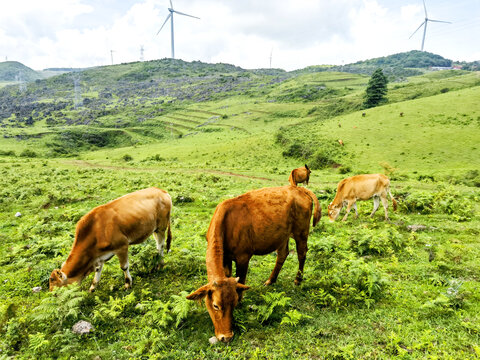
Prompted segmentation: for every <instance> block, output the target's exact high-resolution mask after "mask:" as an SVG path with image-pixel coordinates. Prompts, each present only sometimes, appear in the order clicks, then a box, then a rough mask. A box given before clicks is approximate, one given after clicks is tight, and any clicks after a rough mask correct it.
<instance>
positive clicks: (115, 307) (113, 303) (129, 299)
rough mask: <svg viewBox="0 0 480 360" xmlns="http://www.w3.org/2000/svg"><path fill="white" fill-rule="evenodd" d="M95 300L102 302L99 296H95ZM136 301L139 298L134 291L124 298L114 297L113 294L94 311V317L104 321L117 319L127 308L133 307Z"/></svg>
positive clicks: (96, 319)
mask: <svg viewBox="0 0 480 360" xmlns="http://www.w3.org/2000/svg"><path fill="white" fill-rule="evenodd" d="M95 301H96V302H97V303H101V300H100V298H99V297H98V296H96V297H95ZM136 301H137V299H136V297H135V292H134V291H132V292H131V293H130V294H128V295H127V296H125V297H123V298H114V297H113V296H110V298H109V300H108V302H106V303H102V304H100V306H99V307H98V309H95V310H94V311H93V319H94V320H95V321H98V322H104V323H106V322H109V321H111V320H115V319H117V318H118V317H119V316H120V315H122V314H124V313H125V311H126V309H128V308H131V307H132V306H133V304H134V303H135V302H136Z"/></svg>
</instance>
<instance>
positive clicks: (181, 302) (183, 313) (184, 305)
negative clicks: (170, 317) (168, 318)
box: [170, 291, 195, 327]
mask: <svg viewBox="0 0 480 360" xmlns="http://www.w3.org/2000/svg"><path fill="white" fill-rule="evenodd" d="M187 295H188V293H187V292H186V291H182V292H181V293H180V294H179V295H171V296H170V297H171V298H172V299H173V301H172V305H173V307H172V312H173V314H175V317H176V318H175V326H176V327H178V325H180V323H181V321H182V320H183V319H186V318H187V316H188V313H189V312H190V310H191V309H192V308H193V306H194V304H195V303H194V302H193V301H190V300H187Z"/></svg>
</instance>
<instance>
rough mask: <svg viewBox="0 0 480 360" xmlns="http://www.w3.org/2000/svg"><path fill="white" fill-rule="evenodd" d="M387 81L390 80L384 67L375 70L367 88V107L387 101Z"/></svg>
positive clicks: (365, 104)
mask: <svg viewBox="0 0 480 360" xmlns="http://www.w3.org/2000/svg"><path fill="white" fill-rule="evenodd" d="M387 83H388V80H387V78H386V77H385V75H384V74H383V72H382V69H377V70H375V71H374V72H373V74H372V77H371V78H370V80H368V84H367V89H366V90H365V103H364V106H365V107H366V108H371V107H375V106H377V105H380V104H381V103H384V102H385V101H386V95H387Z"/></svg>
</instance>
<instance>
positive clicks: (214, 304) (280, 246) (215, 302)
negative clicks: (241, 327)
mask: <svg viewBox="0 0 480 360" xmlns="http://www.w3.org/2000/svg"><path fill="white" fill-rule="evenodd" d="M312 203H314V204H315V210H314V215H313V226H315V225H316V224H317V223H318V221H319V220H320V217H321V208H320V204H319V203H318V200H317V197H316V196H315V194H314V193H313V192H311V191H310V190H308V189H306V188H303V187H296V186H295V187H294V186H290V185H288V186H283V187H275V188H264V189H260V190H254V191H250V192H248V193H246V194H243V195H240V196H238V197H236V198H233V199H229V200H225V201H223V202H222V203H220V204H219V205H218V206H217V208H216V210H215V213H214V214H213V217H212V221H211V222H210V227H209V228H208V232H207V241H208V244H207V254H206V262H207V276H208V284H207V285H205V286H202V287H201V288H199V289H197V290H196V291H194V292H193V293H191V294H190V295H188V296H187V299H190V300H201V299H203V298H205V304H206V306H207V309H208V312H209V314H210V317H211V319H212V322H213V325H214V327H215V336H216V337H217V339H219V340H221V341H223V342H228V341H230V340H231V339H232V337H233V332H232V323H233V309H234V307H235V306H236V305H237V303H238V301H239V300H240V299H241V297H242V293H243V291H244V290H247V289H248V288H249V287H248V286H245V285H244V284H245V279H246V277H247V270H248V263H249V261H250V258H251V257H252V256H253V255H266V254H269V253H271V252H272V251H275V250H276V251H277V261H276V264H275V267H274V269H273V271H272V273H271V275H270V277H269V279H268V280H267V281H266V282H265V285H270V284H272V283H274V282H275V281H276V280H277V276H278V273H279V272H280V269H281V268H282V265H283V263H284V261H285V259H286V258H287V255H288V241H289V238H290V237H293V238H294V239H295V242H296V247H297V254H298V273H297V276H296V278H295V284H299V283H300V282H301V281H302V276H303V266H304V264H305V258H306V254H307V239H308V232H309V227H310V218H311V216H312ZM232 261H234V262H235V264H236V272H237V273H236V275H237V278H231V277H230V275H231V273H232Z"/></svg>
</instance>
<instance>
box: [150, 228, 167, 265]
mask: <svg viewBox="0 0 480 360" xmlns="http://www.w3.org/2000/svg"><path fill="white" fill-rule="evenodd" d="M153 237H154V238H155V241H156V243H157V251H158V254H157V256H156V269H157V270H158V269H160V268H161V267H163V266H164V265H165V261H163V255H164V254H163V249H164V248H165V231H158V229H157V230H155V231H154V232H153Z"/></svg>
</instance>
